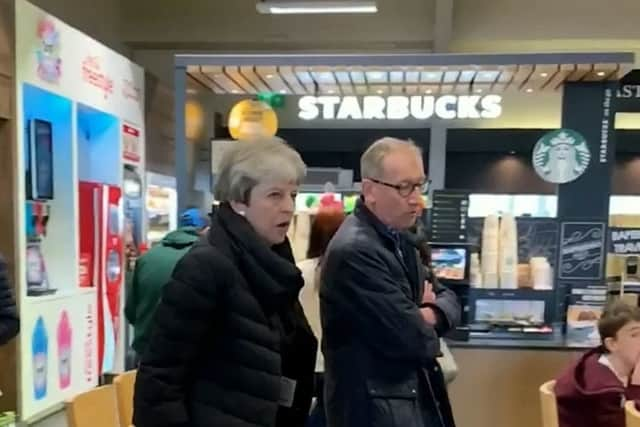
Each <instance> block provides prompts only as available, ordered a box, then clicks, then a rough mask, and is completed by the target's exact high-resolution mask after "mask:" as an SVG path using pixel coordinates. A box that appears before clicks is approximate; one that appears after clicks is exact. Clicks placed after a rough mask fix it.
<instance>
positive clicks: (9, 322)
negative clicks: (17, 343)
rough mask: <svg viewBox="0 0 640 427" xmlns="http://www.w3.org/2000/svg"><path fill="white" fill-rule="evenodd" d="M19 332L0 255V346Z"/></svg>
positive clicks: (4, 262)
mask: <svg viewBox="0 0 640 427" xmlns="http://www.w3.org/2000/svg"><path fill="white" fill-rule="evenodd" d="M18 332H20V319H19V317H18V309H17V308H16V301H15V299H14V296H13V291H12V286H11V283H9V275H8V273H7V264H6V261H5V260H4V258H3V257H2V256H1V255H0V345H4V344H6V343H7V342H9V341H10V340H11V339H12V338H14V337H15V336H16V335H18Z"/></svg>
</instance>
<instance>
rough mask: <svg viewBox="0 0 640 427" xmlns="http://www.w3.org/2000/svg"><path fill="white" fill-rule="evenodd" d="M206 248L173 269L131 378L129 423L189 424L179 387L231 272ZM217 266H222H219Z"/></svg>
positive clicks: (144, 426) (151, 426)
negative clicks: (131, 420)
mask: <svg viewBox="0 0 640 427" xmlns="http://www.w3.org/2000/svg"><path fill="white" fill-rule="evenodd" d="M224 263H228V261H225V260H224V259H223V258H222V257H220V256H218V257H215V255H214V254H212V250H211V249H207V248H198V249H194V250H192V251H191V252H189V253H188V254H187V255H185V256H184V257H183V258H182V260H180V262H179V263H178V265H177V266H176V268H175V270H174V272H173V275H172V279H171V281H170V282H169V283H168V284H167V285H166V286H165V287H164V289H163V296H162V300H161V302H160V305H159V306H158V309H157V311H156V314H155V317H154V320H153V323H152V325H151V336H150V341H149V345H148V347H147V350H146V352H145V354H144V355H143V356H142V360H141V363H140V366H139V368H138V374H137V378H136V390H135V399H134V425H135V426H136V427H177V426H188V425H190V422H189V417H188V412H187V408H186V406H185V392H186V390H185V383H186V378H187V377H188V375H189V366H190V365H191V364H192V363H193V361H194V359H195V358H196V355H197V354H198V351H199V349H200V346H199V344H200V343H201V342H202V338H203V336H204V335H205V334H206V332H207V330H208V328H210V327H211V325H212V322H213V321H214V313H215V310H216V309H218V308H219V306H220V300H219V298H220V295H221V293H222V288H223V286H224V284H225V283H228V281H229V280H230V274H231V273H226V274H225V272H226V271H229V272H230V271H231V270H230V269H228V268H225V267H224ZM221 264H223V265H222V266H221Z"/></svg>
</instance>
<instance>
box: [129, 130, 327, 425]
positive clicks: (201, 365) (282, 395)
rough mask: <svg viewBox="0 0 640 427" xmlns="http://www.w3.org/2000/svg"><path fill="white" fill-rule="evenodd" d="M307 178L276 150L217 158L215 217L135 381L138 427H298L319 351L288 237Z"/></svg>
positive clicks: (289, 154) (166, 303)
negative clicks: (298, 199) (304, 302)
mask: <svg viewBox="0 0 640 427" xmlns="http://www.w3.org/2000/svg"><path fill="white" fill-rule="evenodd" d="M305 173H306V166H305V164H304V162H303V161H302V159H301V158H300V155H299V154H298V153H297V152H296V151H294V150H293V149H292V148H291V147H289V146H288V145H287V144H286V143H284V142H283V141H282V140H280V139H278V138H270V139H264V140H258V141H251V142H245V141H241V142H237V143H235V144H233V146H232V147H231V148H229V149H228V150H226V151H225V153H224V154H223V155H222V158H221V160H220V164H219V173H218V176H217V181H216V187H215V194H214V195H215V199H216V200H219V201H220V206H219V208H218V211H217V212H216V214H215V215H214V217H213V219H212V224H211V228H210V230H209V232H208V233H207V236H206V238H204V239H202V240H200V241H199V242H197V243H196V244H195V245H194V247H193V248H192V249H191V251H189V253H187V255H185V256H184V257H183V258H182V259H181V260H180V262H179V263H178V265H177V266H176V268H175V269H174V271H173V274H172V278H171V281H170V282H169V283H168V284H167V286H166V287H165V288H164V291H163V296H162V300H161V303H160V306H159V307H158V311H157V313H156V316H155V317H154V324H153V330H152V333H151V337H150V341H149V345H148V347H147V350H146V351H145V353H144V355H143V357H142V361H141V362H140V367H139V368H138V373H137V377H136V387H135V398H134V422H133V424H134V425H135V426H136V427H177V426H189V427H209V426H229V427H231V426H233V427H303V426H304V425H305V423H306V420H307V418H308V415H309V409H310V406H311V399H312V394H313V381H314V364H315V360H316V351H317V341H316V339H315V337H314V336H313V332H312V331H311V327H310V326H309V323H308V321H307V319H306V317H305V315H304V312H303V310H302V307H301V305H300V303H299V301H298V296H299V293H300V289H301V288H302V286H303V284H304V280H303V278H302V273H301V272H300V270H299V269H298V268H297V267H296V265H295V264H294V261H293V253H292V251H291V246H290V244H289V241H288V240H287V230H288V228H289V225H290V224H291V221H292V219H293V214H294V208H295V197H296V194H297V191H298V186H299V184H300V183H301V182H302V180H303V178H304V176H305Z"/></svg>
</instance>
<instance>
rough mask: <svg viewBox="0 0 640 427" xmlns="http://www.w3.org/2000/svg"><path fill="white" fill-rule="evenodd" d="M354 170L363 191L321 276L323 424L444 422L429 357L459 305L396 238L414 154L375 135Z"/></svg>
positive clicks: (414, 191) (414, 188)
mask: <svg viewBox="0 0 640 427" xmlns="http://www.w3.org/2000/svg"><path fill="white" fill-rule="evenodd" d="M361 175H362V197H361V199H360V200H359V201H358V203H357V205H356V208H355V210H354V213H353V215H351V216H350V217H348V218H347V219H346V220H345V222H344V223H343V225H342V226H341V228H340V230H339V231H338V232H337V233H336V235H335V237H334V238H333V240H332V242H331V244H330V245H329V248H328V250H327V252H326V254H325V260H324V267H323V269H322V273H321V289H320V309H321V317H322V327H323V343H322V350H323V353H324V356H325V404H326V413H327V421H328V426H329V427H353V426H358V427H374V426H391V425H394V426H396V425H397V426H403V427H453V426H454V425H455V424H454V421H453V415H452V413H451V407H450V405H449V399H448V396H447V392H446V386H445V384H444V379H443V376H442V372H441V369H440V367H439V365H438V363H437V361H436V358H437V357H438V356H439V355H440V347H439V337H440V336H442V335H443V334H444V333H446V332H447V331H448V330H449V329H450V328H452V327H454V326H455V324H456V322H458V321H459V315H460V310H459V305H458V304H457V302H455V295H453V293H451V291H448V290H444V289H434V288H433V287H432V285H431V284H430V283H428V282H426V280H425V270H424V269H423V268H422V265H421V262H420V259H419V256H418V253H417V251H416V249H415V247H414V246H413V245H412V244H411V242H410V241H409V240H408V239H407V237H406V236H405V232H406V231H407V229H409V228H410V227H412V226H413V225H414V224H415V222H416V219H417V217H418V215H419V212H420V211H421V197H422V195H423V194H424V193H425V192H426V191H427V186H428V185H427V183H428V181H427V179H426V177H425V173H424V166H423V162H422V153H421V151H420V149H419V148H418V147H417V146H416V145H415V144H413V143H412V142H410V141H402V140H398V139H394V138H383V139H381V140H379V141H377V142H375V143H374V144H373V145H372V146H371V147H369V149H367V151H366V152H365V153H364V154H363V156H362V158H361ZM443 298H446V299H447V303H444V304H443V302H444V301H442V299H443ZM452 298H453V301H454V304H451V299H452Z"/></svg>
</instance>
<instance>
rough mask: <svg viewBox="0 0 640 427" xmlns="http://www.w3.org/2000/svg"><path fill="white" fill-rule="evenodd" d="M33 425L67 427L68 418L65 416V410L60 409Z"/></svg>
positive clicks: (39, 426)
mask: <svg viewBox="0 0 640 427" xmlns="http://www.w3.org/2000/svg"><path fill="white" fill-rule="evenodd" d="M32 426H33V427H67V419H66V418H65V414H64V411H60V412H58V413H56V414H54V415H51V416H50V417H47V418H45V419H44V420H42V421H39V422H37V423H35V424H32Z"/></svg>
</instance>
